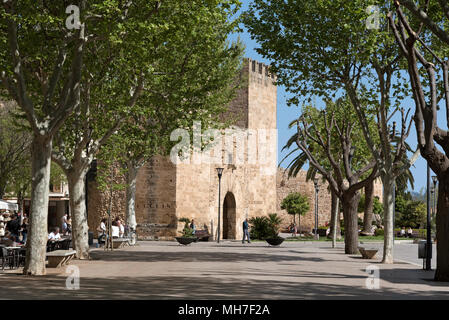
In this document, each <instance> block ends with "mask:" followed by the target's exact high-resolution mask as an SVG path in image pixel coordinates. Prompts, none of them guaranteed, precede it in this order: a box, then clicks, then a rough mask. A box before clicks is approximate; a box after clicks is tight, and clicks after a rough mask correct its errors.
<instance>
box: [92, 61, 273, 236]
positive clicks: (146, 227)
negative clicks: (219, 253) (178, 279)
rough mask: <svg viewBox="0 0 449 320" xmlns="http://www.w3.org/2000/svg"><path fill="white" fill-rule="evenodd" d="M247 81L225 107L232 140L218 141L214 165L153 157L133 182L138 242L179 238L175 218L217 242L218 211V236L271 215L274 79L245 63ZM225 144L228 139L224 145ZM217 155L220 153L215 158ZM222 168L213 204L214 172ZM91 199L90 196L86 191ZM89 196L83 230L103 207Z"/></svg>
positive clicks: (239, 232)
mask: <svg viewBox="0 0 449 320" xmlns="http://www.w3.org/2000/svg"><path fill="white" fill-rule="evenodd" d="M242 76H243V77H245V78H246V79H247V81H244V83H245V84H244V86H243V87H242V88H241V89H240V90H239V92H238V94H237V96H236V98H235V99H234V100H233V101H232V103H231V104H230V106H229V109H228V111H227V112H226V114H224V117H225V118H228V117H233V118H235V117H236V118H237V121H236V122H235V126H237V127H238V129H237V130H235V131H233V132H238V133H237V134H235V135H233V136H231V137H229V134H228V133H226V134H223V135H222V136H221V143H219V146H218V147H216V148H214V149H213V151H212V152H211V154H212V155H213V156H214V157H215V158H216V159H219V161H218V162H215V163H204V162H202V161H200V162H199V163H198V162H195V161H191V162H190V163H177V164H175V163H173V162H172V161H171V160H170V159H169V158H168V157H154V158H152V159H151V160H150V161H149V162H148V164H147V165H146V166H144V167H143V168H141V169H140V171H139V173H138V177H137V192H136V216H137V217H136V218H137V224H138V226H137V233H138V235H139V238H140V239H161V240H163V239H167V240H168V239H172V238H174V237H175V236H178V235H179V231H180V230H181V229H182V227H183V223H180V222H178V219H179V218H181V217H187V218H189V219H194V220H195V224H196V226H197V229H204V228H207V229H208V230H209V232H210V233H213V235H214V239H215V238H216V236H217V224H218V206H219V205H220V224H221V228H220V238H221V239H241V237H242V235H243V230H242V223H243V220H244V219H245V218H250V217H253V216H261V215H267V214H269V213H273V212H276V209H277V208H276V205H277V203H276V201H277V198H276V172H277V170H276V167H277V157H276V155H277V134H276V112H277V106H276V96H277V90H276V86H275V85H274V81H275V76H274V75H272V74H270V73H269V69H268V66H266V65H264V64H262V63H259V62H257V61H254V60H251V59H245V61H244V65H243V69H242ZM226 139H228V140H226ZM220 151H221V154H220ZM218 167H222V168H224V171H223V176H222V179H221V197H220V199H218V185H219V180H218V175H217V171H216V168H218ZM90 193H91V192H90ZM92 193H94V194H93V195H90V196H89V226H90V228H91V230H96V228H97V225H98V223H99V222H98V221H99V220H100V218H101V216H102V215H104V212H103V211H105V209H104V208H106V207H107V206H103V205H102V203H104V202H105V201H104V197H102V196H101V195H100V194H99V193H98V192H97V191H93V192H92ZM114 202H118V203H117V205H116V206H115V207H114V209H115V210H113V211H114V212H113V215H116V214H120V215H123V216H124V213H125V211H124V208H125V199H124V194H123V195H122V196H117V197H115V199H114Z"/></svg>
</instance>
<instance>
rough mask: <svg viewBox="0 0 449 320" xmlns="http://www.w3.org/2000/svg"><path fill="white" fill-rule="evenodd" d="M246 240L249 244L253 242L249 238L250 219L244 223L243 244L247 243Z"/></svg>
mask: <svg viewBox="0 0 449 320" xmlns="http://www.w3.org/2000/svg"><path fill="white" fill-rule="evenodd" d="M245 238H246V239H247V240H248V243H251V240H250V238H249V226H248V219H245V221H243V239H242V243H245Z"/></svg>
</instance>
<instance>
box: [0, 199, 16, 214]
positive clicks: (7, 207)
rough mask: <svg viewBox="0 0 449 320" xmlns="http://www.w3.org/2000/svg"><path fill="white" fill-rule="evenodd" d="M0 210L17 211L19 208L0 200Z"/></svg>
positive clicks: (14, 204)
mask: <svg viewBox="0 0 449 320" xmlns="http://www.w3.org/2000/svg"><path fill="white" fill-rule="evenodd" d="M0 210H11V211H17V210H19V206H18V204H17V203H12V202H8V201H4V200H0Z"/></svg>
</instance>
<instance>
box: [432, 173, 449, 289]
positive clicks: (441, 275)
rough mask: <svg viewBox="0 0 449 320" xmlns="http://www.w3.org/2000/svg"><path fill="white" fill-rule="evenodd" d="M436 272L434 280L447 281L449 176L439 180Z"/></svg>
mask: <svg viewBox="0 0 449 320" xmlns="http://www.w3.org/2000/svg"><path fill="white" fill-rule="evenodd" d="M436 238H437V270H436V272H435V280H437V281H449V176H448V175H447V174H446V177H444V178H443V179H441V178H440V181H439V186H438V209H437V215H436Z"/></svg>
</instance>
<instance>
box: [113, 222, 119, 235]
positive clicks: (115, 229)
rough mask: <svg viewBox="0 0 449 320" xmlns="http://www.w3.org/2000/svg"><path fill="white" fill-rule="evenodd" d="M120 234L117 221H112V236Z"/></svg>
mask: <svg viewBox="0 0 449 320" xmlns="http://www.w3.org/2000/svg"><path fill="white" fill-rule="evenodd" d="M119 236H120V228H119V226H118V223H117V221H112V238H118V237H119Z"/></svg>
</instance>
